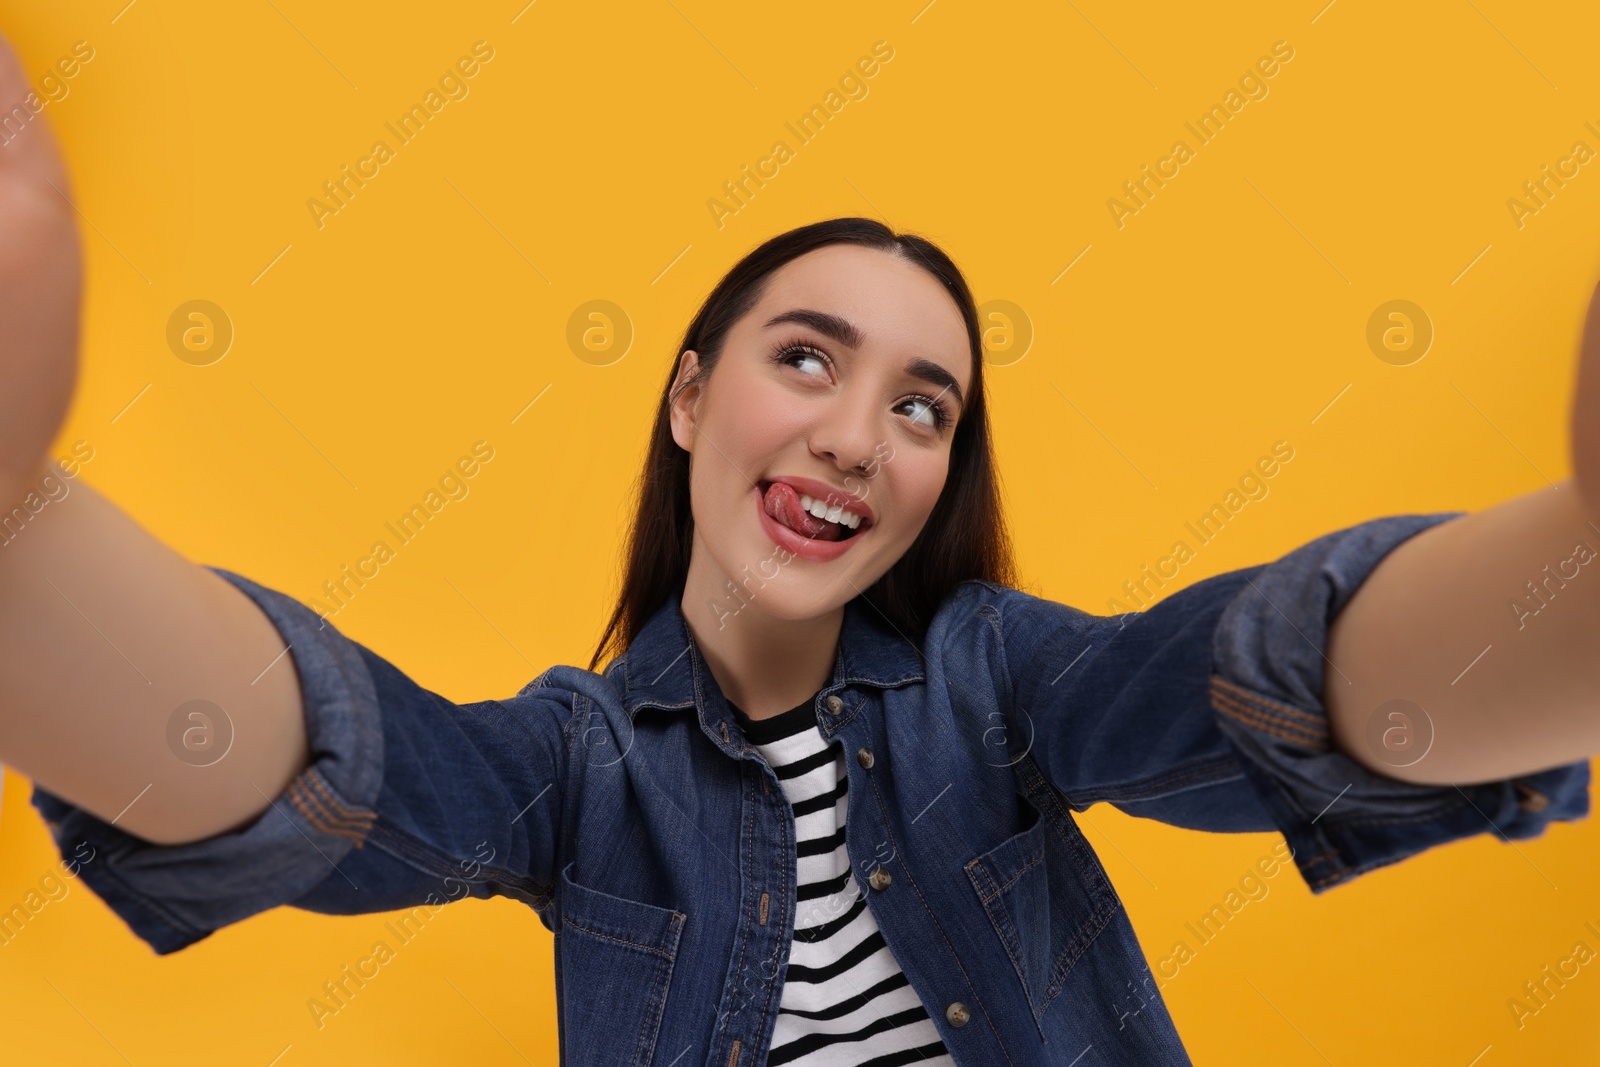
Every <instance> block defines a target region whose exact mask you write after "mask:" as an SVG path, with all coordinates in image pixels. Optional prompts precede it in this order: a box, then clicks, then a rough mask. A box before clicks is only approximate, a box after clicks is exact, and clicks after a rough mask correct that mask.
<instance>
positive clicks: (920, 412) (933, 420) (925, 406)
mask: <svg viewBox="0 0 1600 1067" xmlns="http://www.w3.org/2000/svg"><path fill="white" fill-rule="evenodd" d="M900 404H901V406H902V407H903V406H906V405H913V406H914V407H915V408H916V411H915V412H914V413H913V414H912V416H911V418H912V421H913V422H920V423H922V425H924V426H926V427H928V429H930V430H937V429H938V428H939V425H940V422H941V420H940V418H939V414H940V413H939V409H938V408H937V407H935V406H934V405H933V404H930V403H928V402H927V401H926V400H919V399H917V398H916V397H908V398H907V399H905V400H902V401H900Z"/></svg>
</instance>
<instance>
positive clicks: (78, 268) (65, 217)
mask: <svg viewBox="0 0 1600 1067" xmlns="http://www.w3.org/2000/svg"><path fill="white" fill-rule="evenodd" d="M30 98H31V99H32V102H33V104H34V105H35V106H38V104H39V102H40V101H39V97H38V96H37V94H35V93H34V91H33V89H32V87H31V86H29V84H28V81H27V78H26V77H25V76H24V74H23V71H22V66H21V64H20V63H19V62H18V61H17V57H16V53H15V52H13V51H12V49H11V44H10V42H9V41H7V40H6V39H5V37H4V35H3V34H0V513H4V512H6V511H9V510H10V509H11V507H12V505H14V504H15V503H16V502H17V501H18V500H20V499H21V498H22V496H23V495H24V494H25V492H26V485H27V484H28V483H29V482H31V481H32V480H33V478H34V476H35V475H36V474H37V473H38V471H39V469H40V466H41V464H42V463H43V462H44V459H45V453H46V450H47V449H48V448H49V447H50V442H51V441H52V440H53V439H54V438H55V435H56V433H57V431H58V430H60V428H61V423H62V420H63V419H64V418H65V417H66V413H67V407H68V405H69V403H70V402H71V400H72V389H73V385H74V383H75V381H76V379H77V370H78V322H79V307H80V304H81V300H82V291H83V267H82V253H81V250H80V248H79V242H78V226H77V219H76V212H75V210H74V208H73V206H72V203H71V202H70V201H69V200H68V199H67V198H68V197H69V196H71V195H72V190H71V187H70V186H69V184H68V182H67V175H66V170H65V168H64V167H63V166H62V163H61V156H60V154H59V153H58V152H57V150H56V143H55V138H54V136H52V134H51V132H50V125H49V123H48V122H47V121H46V119H45V116H44V115H43V114H42V113H41V114H35V113H34V112H33V110H32V109H30V108H29V107H28V102H29V99H30Z"/></svg>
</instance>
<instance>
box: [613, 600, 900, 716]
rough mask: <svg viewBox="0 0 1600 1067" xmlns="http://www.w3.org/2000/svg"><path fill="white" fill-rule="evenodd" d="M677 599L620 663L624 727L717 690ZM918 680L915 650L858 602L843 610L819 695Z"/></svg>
mask: <svg viewBox="0 0 1600 1067" xmlns="http://www.w3.org/2000/svg"><path fill="white" fill-rule="evenodd" d="M682 597H683V589H682V587H681V586H680V587H679V588H678V589H677V590H675V591H674V592H673V593H672V594H671V595H670V596H668V597H667V602H666V603H665V604H663V605H661V607H660V608H658V609H656V612H655V614H653V615H651V616H650V619H649V620H648V621H647V622H646V623H645V625H644V628H643V629H642V630H640V632H639V635H638V637H636V638H635V639H634V641H633V644H632V645H630V646H629V647H628V651H627V654H626V655H625V656H624V657H623V678H624V693H623V705H624V707H626V708H627V712H628V718H629V720H630V721H631V720H632V719H633V718H634V717H635V716H636V715H637V714H638V713H639V709H640V708H643V707H655V708H686V707H691V706H693V705H695V703H696V694H697V692H698V693H699V694H700V698H701V700H702V701H707V700H710V699H711V698H710V697H709V695H708V694H707V693H706V692H705V691H704V690H705V688H710V689H713V690H715V689H716V688H717V687H716V682H715V680H714V679H713V678H712V675H711V669H710V667H709V666H708V665H707V664H706V662H705V658H704V656H703V654H702V653H701V651H700V646H699V644H698V643H697V642H696V641H695V639H694V635H693V634H692V633H691V632H690V631H689V626H688V623H687V622H686V621H685V619H684V617H683V611H682V609H681V608H680V607H679V601H680V600H681V599H682ZM734 625H737V622H735V623H734ZM923 677H924V676H923V662H922V650H921V649H920V648H918V647H917V646H916V645H915V644H913V643H912V642H911V640H910V639H908V638H907V637H905V636H903V635H902V634H900V633H899V632H898V631H897V630H896V628H895V627H894V626H893V625H892V624H891V623H890V622H889V620H888V619H886V618H884V616H883V614H882V613H881V612H880V611H879V610H878V609H877V608H876V607H874V606H873V605H872V604H870V603H868V602H867V600H866V599H865V598H864V597H860V596H857V597H855V598H854V599H852V600H850V601H849V602H848V603H846V604H845V606H844V621H843V623H842V625H841V628H840V633H839V648H838V651H837V652H836V653H835V655H834V664H833V677H832V679H831V680H830V681H829V683H828V684H827V686H825V687H824V688H825V689H827V690H835V689H839V688H842V687H844V686H846V685H870V686H875V687H877V688H879V689H892V688H894V687H895V686H899V685H905V684H907V683H909V682H920V681H922V680H923ZM717 697H718V699H717V701H716V703H717V705H718V706H719V708H720V706H721V705H722V704H723V703H724V700H722V699H721V693H720V691H719V692H718V693H717ZM703 710H705V709H702V711H703Z"/></svg>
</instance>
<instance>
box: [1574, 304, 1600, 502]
mask: <svg viewBox="0 0 1600 1067" xmlns="http://www.w3.org/2000/svg"><path fill="white" fill-rule="evenodd" d="M1571 420H1572V425H1571V429H1570V432H1571V439H1572V480H1573V482H1574V484H1575V485H1576V486H1577V488H1578V493H1579V495H1580V496H1581V497H1582V498H1583V505H1584V508H1585V510H1586V511H1588V513H1589V515H1590V517H1591V518H1593V519H1594V520H1595V521H1596V523H1600V286H1596V287H1595V291H1594V293H1593V295H1591V296H1590V297H1589V314H1588V316H1587V317H1586V318H1585V319H1584V323H1583V343H1582V345H1581V346H1580V348H1579V351H1578V387H1577V391H1576V393H1575V395H1574V396H1573V400H1572V411H1571Z"/></svg>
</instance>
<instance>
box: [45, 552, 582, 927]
mask: <svg viewBox="0 0 1600 1067" xmlns="http://www.w3.org/2000/svg"><path fill="white" fill-rule="evenodd" d="M207 569H209V570H211V571H212V572H214V573H215V574H217V575H219V576H220V577H222V578H223V579H225V580H227V581H228V582H230V583H231V584H232V585H233V586H234V587H236V588H237V589H239V590H240V591H241V592H243V593H244V594H245V595H247V596H248V597H250V599H251V600H252V601H254V602H255V604H256V605H257V606H258V607H259V608H260V609H261V610H262V612H264V613H265V614H266V616H267V617H268V619H270V620H271V621H272V623H273V625H274V626H275V627H276V628H277V630H278V632H279V634H280V635H281V636H282V638H283V640H284V642H285V644H286V646H287V647H286V649H285V652H286V653H287V654H288V655H290V656H292V657H293V661H294V666H295V669H296V670H297V672H298V674H299V677H300V689H301V696H302V699H303V704H304V709H305V723H306V732H307V739H308V742H309V747H310V749H311V756H312V759H311V763H310V765H309V766H308V767H307V768H306V769H305V770H304V771H303V772H302V773H301V774H300V775H299V776H297V777H296V778H295V779H294V781H293V782H291V783H290V784H289V786H288V787H287V788H286V789H285V790H284V791H283V793H282V794H281V795H280V796H278V797H276V798H274V799H273V800H272V802H271V804H270V806H269V807H268V808H267V809H266V810H265V811H263V812H262V813H261V815H260V816H258V817H257V818H256V819H255V820H253V821H252V822H251V823H249V824H248V825H246V826H244V827H243V828H241V829H238V830H235V831H230V832H227V833H222V834H218V835H215V836H213V837H209V838H206V839H204V840H201V841H195V842H190V843H186V844H179V845H158V844H154V843H151V842H148V841H146V840H144V839H142V838H140V837H137V836H135V835H133V834H130V833H127V832H125V831H123V830H122V829H120V828H118V827H117V826H115V825H112V824H111V823H108V822H106V821H104V820H102V819H100V818H99V817H97V816H95V815H93V814H91V813H89V812H87V811H85V810H83V809H82V808H79V807H77V806H75V805H73V804H71V803H70V802H68V801H67V800H65V799H63V798H61V797H59V796H57V795H55V794H53V793H51V792H49V791H48V790H46V789H44V788H42V787H39V786H37V785H36V786H35V787H34V791H33V797H32V802H33V805H34V806H35V807H36V808H37V809H38V810H39V812H40V814H41V815H42V816H43V817H44V819H45V821H46V823H47V824H48V826H49V828H50V832H51V835H52V837H53V838H54V840H55V843H56V846H57V848H58V849H59V851H60V853H61V855H62V857H63V859H64V860H65V861H67V862H68V863H69V864H70V865H71V868H72V869H74V871H75V873H76V874H77V875H78V876H79V877H81V878H82V879H83V881H84V882H85V884H87V885H88V886H89V887H90V888H91V889H92V890H93V891H94V892H95V893H96V894H97V895H98V896H99V897H100V898H101V899H102V900H104V901H105V903H106V904H107V905H108V906H109V907H110V908H111V909H112V910H113V911H114V912H115V913H116V914H117V915H118V916H120V917H121V918H122V919H123V921H124V922H126V923H127V925H128V926H129V928H130V929H131V930H132V931H133V932H134V933H135V934H136V935H138V936H139V937H140V938H141V939H143V940H144V941H145V942H147V943H148V944H149V945H150V946H151V947H152V948H153V949H154V950H155V951H156V952H157V953H158V954H161V955H166V954H168V953H171V952H176V951H178V950H179V949H181V948H184V947H186V946H188V945H190V944H193V943H194V942H196V941H199V940H200V939H202V938H204V937H207V936H209V935H210V934H211V933H213V932H214V931H216V930H218V929H220V928H222V927H223V926H226V925H228V924H230V923H234V922H238V921H240V920H241V919H244V918H247V917H249V916H251V915H255V914H258V913H260V912H262V911H266V910H268V909H270V908H273V907H277V906H279V905H290V906H294V907H298V908H303V909H306V910H309V911H317V912H323V913H326V914H334V915H352V914H358V913H364V912H376V911H390V910H394V909H398V908H406V907H417V906H419V905H429V906H442V905H443V904H446V903H449V902H450V901H452V900H456V899H460V898H462V897H466V896H474V897H480V898H481V897H487V896H493V895H504V896H510V897H514V898H516V899H520V900H522V901H524V902H525V903H527V904H529V905H530V906H531V907H533V908H534V909H535V910H536V911H538V912H539V915H540V918H541V920H542V921H544V922H545V923H546V925H549V923H550V921H551V918H550V915H549V913H548V909H549V905H550V903H551V882H552V877H551V872H552V871H553V870H554V869H555V864H556V849H557V846H558V840H557V839H558V836H559V827H560V815H561V811H560V809H561V800H562V796H563V794H564V789H563V788H562V784H563V781H564V776H565V768H566V759H567V752H568V742H569V740H570V730H571V728H572V724H573V716H572V708H573V704H574V701H573V699H572V696H573V695H572V694H571V693H570V692H567V693H563V692H562V691H560V690H559V689H557V688H554V687H550V686H546V685H545V684H544V682H545V681H546V680H547V679H548V678H549V676H550V674H551V672H546V674H545V675H541V676H540V678H539V679H535V680H534V681H533V682H530V683H529V684H528V685H527V686H525V687H524V688H523V689H522V690H521V691H520V692H519V693H518V694H517V695H516V696H515V697H513V698H511V699H508V700H505V701H496V700H489V701H481V702H477V703H470V704H454V703H452V702H450V701H448V700H446V699H444V698H443V697H441V696H439V695H438V694H436V693H433V692H431V691H429V690H427V689H425V688H423V687H421V686H419V685H418V684H417V683H416V682H414V681H412V680H411V679H410V678H408V677H407V676H406V675H404V674H403V673H401V672H400V671H399V670H397V669H396V668H395V667H394V666H393V665H392V664H390V663H389V662H388V661H387V660H385V659H383V658H382V657H380V656H378V655H376V654H374V653H373V652H371V651H370V650H369V649H367V648H365V647H364V646H362V645H360V644H359V643H357V642H355V641H352V640H351V639H349V638H348V637H346V636H345V635H343V634H341V633H340V632H339V631H338V630H336V629H335V628H334V626H333V625H332V623H331V622H328V621H326V620H325V619H322V618H320V617H319V616H318V615H317V614H316V613H315V612H313V611H311V610H310V609H309V608H307V607H305V606H304V605H302V604H300V603H299V602H297V601H295V600H293V599H291V598H289V597H287V596H285V595H283V594H282V593H279V592H276V591H274V590H271V589H267V588H265V587H263V586H261V585H258V584H256V583H255V582H252V581H250V580H249V579H247V578H244V577H241V576H239V575H237V574H234V573H232V572H230V571H226V570H223V569H220V568H217V567H209V568H207ZM224 758H225V757H224Z"/></svg>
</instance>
